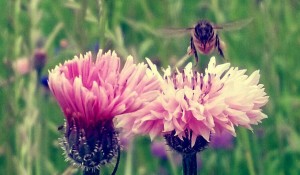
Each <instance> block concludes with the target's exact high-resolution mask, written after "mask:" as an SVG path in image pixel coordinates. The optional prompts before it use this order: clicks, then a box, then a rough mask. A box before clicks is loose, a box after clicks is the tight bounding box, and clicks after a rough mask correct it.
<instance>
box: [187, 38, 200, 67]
mask: <svg viewBox="0 0 300 175" xmlns="http://www.w3.org/2000/svg"><path fill="white" fill-rule="evenodd" d="M188 54H189V55H194V56H195V60H196V63H197V64H198V61H199V59H198V54H197V51H196V47H195V45H194V40H193V37H191V45H190V47H189V51H188Z"/></svg>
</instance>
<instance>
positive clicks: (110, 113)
mask: <svg viewBox="0 0 300 175" xmlns="http://www.w3.org/2000/svg"><path fill="white" fill-rule="evenodd" d="M49 88H50V90H51V91H52V93H53V95H54V96H55V98H56V100H57V101H58V103H59V105H60V107H61V109H62V111H63V113H64V115H65V117H66V126H65V137H64V138H63V139H64V142H65V143H63V144H64V147H65V149H66V151H69V150H74V148H73V147H76V149H78V150H79V149H82V148H80V147H84V146H85V145H87V146H88V147H89V148H88V149H87V148H86V150H95V149H96V150H97V149H99V150H100V149H104V148H105V149H104V150H102V152H101V151H99V152H100V153H101V154H104V155H98V153H94V152H93V154H92V153H91V152H87V154H89V155H97V156H98V158H95V159H96V160H97V161H98V162H92V163H91V161H90V162H88V163H87V165H84V166H85V167H88V168H90V167H96V168H98V165H99V164H105V163H106V162H107V161H110V160H111V158H112V157H113V156H114V155H115V154H116V152H117V150H116V149H117V148H116V147H117V146H116V144H118V139H117V138H116V137H117V134H116V132H115V130H114V126H113V121H112V120H113V118H114V117H115V116H116V115H120V114H125V113H129V112H134V111H136V110H139V109H141V108H142V107H143V106H144V105H145V104H146V103H149V102H150V101H152V100H154V99H155V97H156V94H157V93H158V89H159V81H158V80H157V78H156V76H155V75H154V74H153V73H152V72H151V71H150V70H149V69H148V68H147V65H146V64H144V63H140V64H134V63H133V58H132V57H131V56H129V57H128V58H127V61H126V63H125V65H124V67H123V69H121V63H120V58H119V57H118V56H117V55H116V54H115V53H114V52H113V53H111V52H107V53H105V54H102V51H99V53H98V55H97V57H96V59H95V61H93V58H92V54H91V53H90V52H88V53H87V54H86V55H84V56H82V55H80V57H79V58H78V57H75V58H74V59H72V60H69V61H66V62H65V63H64V64H63V65H58V66H56V67H55V68H54V69H53V70H51V71H49ZM83 138H85V140H86V142H85V141H82V139H83ZM110 147H111V148H110ZM105 151H107V153H106V152H105ZM100 153H99V154H100ZM81 154H82V153H81ZM68 156H69V157H71V159H73V160H74V162H77V163H82V164H84V163H85V162H84V161H83V160H84V159H85V158H83V157H82V159H80V160H77V159H78V157H76V155H75V154H74V156H73V155H68ZM99 156H100V158H103V159H101V160H99V159H100V158H99Z"/></svg>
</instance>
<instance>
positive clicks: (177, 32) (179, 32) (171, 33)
mask: <svg viewBox="0 0 300 175" xmlns="http://www.w3.org/2000/svg"><path fill="white" fill-rule="evenodd" d="M193 29H194V28H192V27H191V28H184V29H178V28H166V29H159V30H157V35H158V36H161V37H182V36H185V35H187V34H190V32H191V30H193Z"/></svg>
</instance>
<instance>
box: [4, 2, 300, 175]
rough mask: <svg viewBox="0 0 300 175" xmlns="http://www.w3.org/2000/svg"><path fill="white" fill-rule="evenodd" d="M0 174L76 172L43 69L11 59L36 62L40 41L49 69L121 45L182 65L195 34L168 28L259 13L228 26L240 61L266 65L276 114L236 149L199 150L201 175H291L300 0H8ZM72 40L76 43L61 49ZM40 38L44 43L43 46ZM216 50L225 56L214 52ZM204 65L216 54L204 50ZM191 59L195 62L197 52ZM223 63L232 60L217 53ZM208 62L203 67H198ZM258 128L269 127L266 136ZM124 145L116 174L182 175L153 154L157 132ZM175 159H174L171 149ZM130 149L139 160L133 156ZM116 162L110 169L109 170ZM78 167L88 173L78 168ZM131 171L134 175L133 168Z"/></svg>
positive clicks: (125, 50)
mask: <svg viewBox="0 0 300 175" xmlns="http://www.w3.org/2000/svg"><path fill="white" fill-rule="evenodd" d="M0 7H1V11H0V106H1V108H0V128H1V130H2V132H1V134H0V174H36V175H39V174H62V173H63V172H66V173H68V172H69V171H72V168H68V167H69V163H67V162H65V161H64V158H63V156H62V150H61V149H60V147H59V146H58V141H57V140H58V138H59V137H60V133H59V132H58V131H57V127H58V126H59V125H61V124H62V123H63V118H64V117H63V114H62V113H61V111H60V109H59V106H58V105H57V103H56V102H55V100H54V98H53V97H52V96H51V94H49V92H47V91H46V90H45V89H43V87H41V86H40V85H39V83H38V82H37V77H36V72H35V71H31V72H30V73H29V74H27V75H23V76H21V75H18V74H16V73H15V72H14V71H13V69H12V63H13V62H14V61H15V60H17V59H18V58H20V57H27V58H29V59H32V55H33V54H34V52H35V50H36V49H37V47H39V46H40V47H43V48H44V49H45V50H46V52H47V58H48V61H47V64H46V66H45V68H44V70H43V72H42V74H43V75H47V73H48V69H51V68H53V67H54V66H55V65H56V64H58V63H60V62H63V61H64V60H66V59H70V58H72V57H73V56H74V55H78V54H79V53H84V52H86V51H89V50H92V51H93V52H94V48H95V47H96V45H100V48H102V49H104V50H109V49H111V50H116V52H117V53H118V54H119V55H120V56H121V57H122V58H126V57H127V56H128V55H129V54H131V55H133V56H134V57H135V58H136V59H138V60H139V61H144V58H145V57H149V58H151V59H155V60H157V61H158V62H159V63H160V64H161V66H164V67H166V66H167V65H169V64H171V65H174V64H175V63H176V62H178V61H179V60H180V58H181V57H183V56H184V55H185V53H186V49H187V46H188V45H189V36H184V37H180V38H177V37H175V38H168V37H161V36H159V35H157V32H158V31H159V30H160V29H163V28H172V27H173V28H174V27H175V28H177V27H178V28H184V27H190V26H193V25H194V24H195V23H196V22H197V21H198V20H199V19H202V18H206V19H209V20H211V21H213V22H216V23H224V22H226V21H233V20H238V19H245V18H249V17H253V18H254V20H253V22H252V23H250V24H249V25H247V26H246V27H245V28H243V29H242V30H239V31H232V32H222V33H220V35H221V39H223V40H224V41H225V43H226V45H227V56H228V58H230V63H231V64H232V65H233V66H238V67H240V68H244V69H247V70H248V73H250V72H253V71H254V70H257V69H259V70H260V73H261V83H263V84H264V85H265V88H266V92H267V94H268V95H269V96H270V101H269V103H268V104H267V105H266V107H264V109H263V110H264V112H265V113H266V114H267V115H268V116H269V118H268V119H265V120H263V122H262V124H260V125H258V126H255V127H254V132H253V133H251V132H250V131H248V130H246V129H238V130H237V137H236V139H235V146H234V148H233V149H231V150H214V149H212V148H209V149H207V150H206V151H204V152H202V153H201V154H199V155H198V156H200V157H201V160H202V166H201V168H199V172H200V174H249V175H255V174H260V175H265V174H279V175H285V174H289V175H290V174H291V175H296V174H298V173H299V172H300V163H299V162H300V127H299V126H298V125H299V123H300V68H299V67H300V60H299V45H300V24H299V18H300V11H299V9H300V2H299V1H297V0H286V1H279V0H273V1H271V0H256V1H254V0H246V1H229V0H226V1H221V0H211V1H208V0H207V1H199V0H190V1H183V0H162V1H159V0H154V1H140V0H130V1H122V0H115V1H109V0H106V1H105V0H103V1H100V0H99V1H96V0H95V1H75V0H69V1H68V0H65V1H61V0H43V1H42V0H30V1H25V0H11V1H6V0H0ZM62 39H65V40H66V41H67V42H68V47H67V48H61V47H60V42H61V40H62ZM38 43H40V44H38ZM214 55H217V54H214ZM200 57H201V60H200V64H201V65H202V66H203V67H205V66H206V64H207V60H208V58H209V57H210V56H203V55H200ZM189 61H193V58H192V57H190V58H189ZM217 62H219V63H222V62H223V60H222V59H221V58H220V57H219V56H217ZM199 67H200V66H199ZM258 132H261V133H262V134H260V135H259V136H258V135H257V133H258ZM132 145H133V146H132V150H131V151H128V152H126V151H123V152H122V155H121V162H120V168H119V171H118V173H117V174H119V175H123V174H125V172H126V171H127V172H131V173H129V174H132V175H152V174H158V171H159V169H161V168H164V169H166V171H167V172H168V174H176V173H177V174H178V175H179V174H180V173H181V167H180V166H177V165H176V166H175V169H174V168H173V169H172V163H174V162H172V161H163V160H159V159H158V158H156V157H154V156H153V155H152V154H151V152H150V149H149V146H150V140H149V138H144V137H138V138H136V139H135V140H134V142H133V144H132ZM171 154H172V155H171V156H175V155H174V154H173V153H171ZM128 155H130V157H131V158H132V163H131V165H130V162H128V161H127V160H128V159H130V157H129V158H128ZM112 168H113V165H110V166H108V168H103V173H104V174H109V172H111V170H112ZM74 173H75V174H76V173H77V174H80V173H79V172H76V171H74ZM129 174H128V175H129Z"/></svg>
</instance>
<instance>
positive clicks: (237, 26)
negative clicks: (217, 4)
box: [214, 18, 253, 31]
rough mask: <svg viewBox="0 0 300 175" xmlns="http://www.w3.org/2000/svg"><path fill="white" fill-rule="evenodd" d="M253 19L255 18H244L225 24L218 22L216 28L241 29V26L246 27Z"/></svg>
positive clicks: (225, 29) (226, 29)
mask: <svg viewBox="0 0 300 175" xmlns="http://www.w3.org/2000/svg"><path fill="white" fill-rule="evenodd" d="M252 21H253V18H248V19H244V20H239V21H234V22H229V23H225V24H216V25H214V29H217V30H222V31H223V30H224V31H231V30H240V29H241V28H243V27H245V26H246V25H248V24H249V23H251V22H252Z"/></svg>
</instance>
